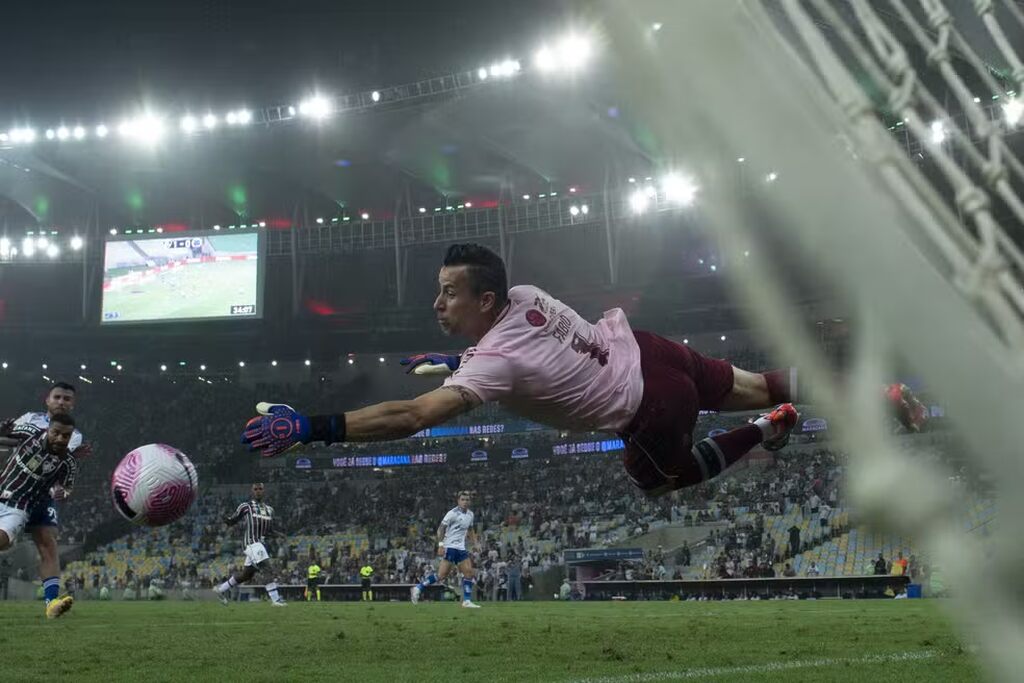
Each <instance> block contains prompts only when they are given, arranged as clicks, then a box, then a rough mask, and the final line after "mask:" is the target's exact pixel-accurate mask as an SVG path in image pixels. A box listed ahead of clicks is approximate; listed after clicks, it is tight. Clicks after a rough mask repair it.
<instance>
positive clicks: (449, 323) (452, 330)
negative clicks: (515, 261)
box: [434, 266, 494, 342]
mask: <svg viewBox="0 0 1024 683" xmlns="http://www.w3.org/2000/svg"><path fill="white" fill-rule="evenodd" d="M437 283H438V285H439V287H440V291H439V292H438V294H437V298H436V299H434V313H435V314H436V315H437V324H438V325H440V326H441V331H442V332H444V333H445V334H449V335H455V336H458V337H466V338H468V339H471V340H473V341H474V342H475V341H478V340H479V339H480V338H481V337H483V336H484V334H486V332H487V330H488V329H489V328H490V326H491V323H492V322H493V320H494V292H483V293H481V294H477V293H476V291H475V288H474V287H473V283H472V281H471V279H470V275H469V272H468V269H467V267H466V266H445V267H444V268H442V269H441V272H440V273H439V274H438V277H437Z"/></svg>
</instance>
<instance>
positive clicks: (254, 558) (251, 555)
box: [245, 543, 270, 567]
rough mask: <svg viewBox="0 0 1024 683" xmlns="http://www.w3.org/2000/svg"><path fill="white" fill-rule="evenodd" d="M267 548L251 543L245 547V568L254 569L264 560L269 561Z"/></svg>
mask: <svg viewBox="0 0 1024 683" xmlns="http://www.w3.org/2000/svg"><path fill="white" fill-rule="evenodd" d="M269 559H270V555H268V554H267V546H265V545H263V544H262V543H251V544H249V545H247V546H245V566H246V567H254V566H256V565H258V564H259V563H260V562H263V561H264V560H269Z"/></svg>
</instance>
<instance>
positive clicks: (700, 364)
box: [622, 331, 733, 491]
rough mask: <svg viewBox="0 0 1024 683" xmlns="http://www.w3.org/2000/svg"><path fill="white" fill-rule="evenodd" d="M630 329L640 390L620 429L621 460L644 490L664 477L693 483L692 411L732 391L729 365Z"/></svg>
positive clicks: (696, 476) (696, 469)
mask: <svg viewBox="0 0 1024 683" xmlns="http://www.w3.org/2000/svg"><path fill="white" fill-rule="evenodd" d="M633 335H634V336H635V337H636V341H637V344H639V345H640V370H641V373H642V374H643V378H644V394H643V399H642V400H641V401H640V408H639V410H637V413H636V416H634V417H633V420H632V422H630V423H629V426H628V427H626V429H625V431H624V432H622V438H623V440H624V441H625V442H626V451H625V454H624V455H623V456H622V464H623V465H624V466H625V467H626V472H627V473H628V474H629V477H630V479H632V480H633V483H634V484H636V485H637V486H639V487H640V488H641V489H643V490H644V491H651V490H653V489H657V488H659V487H661V486H663V485H664V484H665V483H667V481H668V477H675V478H676V481H677V482H678V483H682V484H684V485H685V484H686V483H690V482H692V483H698V482H700V481H701V480H702V474H701V470H700V466H699V465H698V464H697V461H696V460H695V459H694V457H693V455H692V453H691V449H692V448H693V428H694V426H695V425H696V424H697V414H698V412H699V411H701V410H718V408H719V406H721V405H722V401H723V400H724V399H725V397H726V396H727V395H728V393H729V392H730V391H732V384H733V372H732V365H731V364H730V363H728V362H726V361H723V360H717V359H714V358H708V357H707V356H702V355H701V354H699V353H697V352H696V351H694V350H693V349H691V348H690V347H688V346H684V345H683V344H678V343H676V342H674V341H671V340H668V339H665V338H663V337H659V336H658V335H656V334H651V333H650V332H640V331H635V332H634V333H633Z"/></svg>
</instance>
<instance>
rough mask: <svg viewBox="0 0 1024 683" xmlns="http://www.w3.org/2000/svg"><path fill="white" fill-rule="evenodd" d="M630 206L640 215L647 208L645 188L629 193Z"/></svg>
mask: <svg viewBox="0 0 1024 683" xmlns="http://www.w3.org/2000/svg"><path fill="white" fill-rule="evenodd" d="M629 208H631V209H633V213H635V214H637V215H639V214H642V213H643V212H644V211H646V210H647V195H646V194H645V193H644V191H643V190H634V191H633V192H631V193H630V195H629Z"/></svg>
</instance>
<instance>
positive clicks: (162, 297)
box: [103, 261, 257, 322]
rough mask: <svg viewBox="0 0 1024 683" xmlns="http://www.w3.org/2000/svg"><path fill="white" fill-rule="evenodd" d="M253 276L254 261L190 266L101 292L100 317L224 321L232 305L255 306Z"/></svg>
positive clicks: (254, 272) (119, 319) (194, 264)
mask: <svg viewBox="0 0 1024 683" xmlns="http://www.w3.org/2000/svg"><path fill="white" fill-rule="evenodd" d="M256 275H257V261H221V262H220V263H193V264H189V265H186V266H182V267H180V268H176V269H175V270H172V271H169V272H166V273H161V274H159V275H157V279H156V280H155V281H152V282H146V283H143V284H140V285H134V286H131V287H126V288H124V289H119V290H115V291H110V292H104V293H103V313H104V315H106V314H107V313H111V312H116V313H118V317H117V318H116V319H115V320H114V321H113V322H125V321H131V320H164V319H170V318H193V317H195V318H206V317H210V318H212V317H227V316H229V315H230V314H231V306H233V305H236V304H239V305H244V304H253V305H254V304H255V303H256V288H257V282H256V279H257V278H256ZM239 317H251V316H239ZM104 319H106V318H104Z"/></svg>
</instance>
